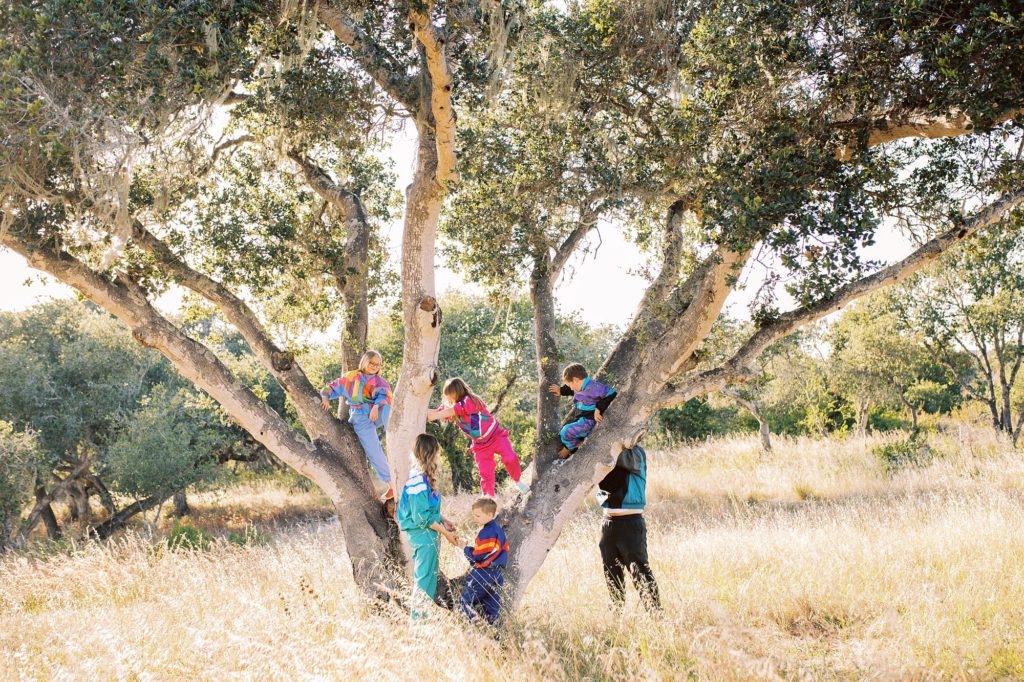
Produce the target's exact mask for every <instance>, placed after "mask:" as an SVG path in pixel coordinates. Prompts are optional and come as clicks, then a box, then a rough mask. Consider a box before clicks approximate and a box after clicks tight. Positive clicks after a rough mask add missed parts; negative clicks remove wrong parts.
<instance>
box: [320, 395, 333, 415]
mask: <svg viewBox="0 0 1024 682" xmlns="http://www.w3.org/2000/svg"><path fill="white" fill-rule="evenodd" d="M320 407H322V408H324V412H330V411H331V401H330V400H328V399H327V398H325V397H323V396H320Z"/></svg>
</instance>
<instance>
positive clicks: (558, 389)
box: [548, 384, 576, 398]
mask: <svg viewBox="0 0 1024 682" xmlns="http://www.w3.org/2000/svg"><path fill="white" fill-rule="evenodd" d="M548 392H549V393H553V394H554V395H558V396H565V397H566V398H571V397H573V396H574V395H576V394H575V393H574V392H573V390H572V389H571V388H569V386H568V385H567V384H562V385H561V386H559V385H557V384H551V385H550V386H548Z"/></svg>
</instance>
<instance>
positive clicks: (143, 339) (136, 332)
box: [132, 324, 156, 348]
mask: <svg viewBox="0 0 1024 682" xmlns="http://www.w3.org/2000/svg"><path fill="white" fill-rule="evenodd" d="M152 332H153V329H152V325H148V324H144V325H142V326H140V327H135V328H134V329H132V338H133V339H135V340H136V341H138V342H139V343H140V344H141V345H143V346H145V347H146V348H156V342H155V341H153V340H151V334H152Z"/></svg>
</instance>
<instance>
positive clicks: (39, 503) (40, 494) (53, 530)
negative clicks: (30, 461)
mask: <svg viewBox="0 0 1024 682" xmlns="http://www.w3.org/2000/svg"><path fill="white" fill-rule="evenodd" d="M35 495H36V507H37V508H38V510H39V511H38V514H37V516H38V518H39V519H41V520H42V522H43V525H44V526H46V536H47V537H48V538H50V539H51V540H60V538H61V535H62V533H61V530H60V524H59V523H57V516H56V515H55V514H54V513H53V507H51V506H50V496H49V495H47V494H46V488H44V487H43V483H42V481H41V480H40V479H39V478H38V477H36V489H35ZM31 518H32V517H31V515H30V516H29V521H28V522H26V525H25V528H24V529H23V530H22V535H23V536H26V537H27V536H28V534H29V533H30V532H32V527H33V526H34V525H35V522H34V521H32V520H31Z"/></svg>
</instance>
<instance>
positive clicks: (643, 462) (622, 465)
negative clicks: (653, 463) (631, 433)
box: [597, 445, 647, 512]
mask: <svg viewBox="0 0 1024 682" xmlns="http://www.w3.org/2000/svg"><path fill="white" fill-rule="evenodd" d="M597 487H598V492H597V499H598V501H599V502H600V503H601V506H602V507H604V508H605V509H607V510H609V511H613V512H614V511H617V510H633V511H636V510H639V511H643V509H644V507H645V506H647V453H646V452H644V449H643V448H642V447H640V446H639V445H637V446H635V447H632V448H626V449H625V450H623V451H622V452H620V453H619V456H618V458H617V459H616V460H615V468H614V469H612V470H611V471H610V472H608V475H607V476H605V477H604V478H603V479H601V482H600V483H598V484H597Z"/></svg>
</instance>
